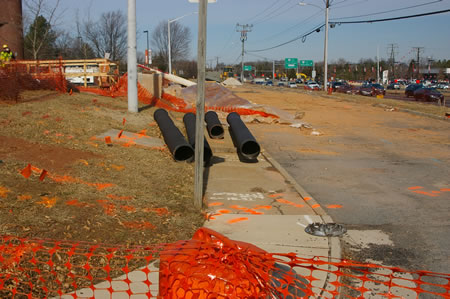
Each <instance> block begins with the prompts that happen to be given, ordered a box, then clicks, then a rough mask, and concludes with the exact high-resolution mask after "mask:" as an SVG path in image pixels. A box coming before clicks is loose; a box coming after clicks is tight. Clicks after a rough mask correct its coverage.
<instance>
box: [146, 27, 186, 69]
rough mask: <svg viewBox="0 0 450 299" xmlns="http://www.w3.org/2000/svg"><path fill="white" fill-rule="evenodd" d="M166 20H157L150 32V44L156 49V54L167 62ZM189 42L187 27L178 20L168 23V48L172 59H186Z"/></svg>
mask: <svg viewBox="0 0 450 299" xmlns="http://www.w3.org/2000/svg"><path fill="white" fill-rule="evenodd" d="M167 29H168V28H167V21H161V22H159V24H158V26H156V27H155V29H154V30H153V33H152V45H153V46H154V47H155V49H156V55H157V56H160V57H162V58H163V59H164V62H165V63H166V64H168V60H169V54H168V53H169V52H168V50H167V49H168V40H169V39H168V34H167V33H168V30H167ZM190 43H191V31H190V30H189V28H188V27H185V26H183V25H181V24H180V23H178V22H176V21H175V22H173V23H171V24H170V48H171V52H170V53H171V57H172V61H177V60H181V59H186V58H187V56H188V55H189V44H190Z"/></svg>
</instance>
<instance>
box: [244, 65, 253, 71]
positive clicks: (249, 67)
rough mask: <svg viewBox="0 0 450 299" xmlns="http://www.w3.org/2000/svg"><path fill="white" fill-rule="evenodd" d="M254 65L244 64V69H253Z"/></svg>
mask: <svg viewBox="0 0 450 299" xmlns="http://www.w3.org/2000/svg"><path fill="white" fill-rule="evenodd" d="M251 70H252V66H251V65H244V71H251Z"/></svg>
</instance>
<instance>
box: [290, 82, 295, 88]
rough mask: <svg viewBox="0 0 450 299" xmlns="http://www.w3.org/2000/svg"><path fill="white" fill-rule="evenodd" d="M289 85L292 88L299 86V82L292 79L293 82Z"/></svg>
mask: <svg viewBox="0 0 450 299" xmlns="http://www.w3.org/2000/svg"><path fill="white" fill-rule="evenodd" d="M289 87H290V88H297V83H295V82H293V81H291V82H289Z"/></svg>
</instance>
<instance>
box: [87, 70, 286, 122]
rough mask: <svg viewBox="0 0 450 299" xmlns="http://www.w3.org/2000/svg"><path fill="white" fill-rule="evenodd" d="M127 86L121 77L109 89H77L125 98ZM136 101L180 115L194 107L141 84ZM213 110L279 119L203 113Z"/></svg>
mask: <svg viewBox="0 0 450 299" xmlns="http://www.w3.org/2000/svg"><path fill="white" fill-rule="evenodd" d="M127 85H128V76H127V74H125V75H123V76H122V77H121V78H120V79H119V81H118V82H117V84H116V85H114V86H112V87H111V88H110V89H100V88H85V87H79V89H80V91H83V92H90V93H95V94H98V95H102V96H107V97H113V98H114V97H124V96H127ZM138 99H139V101H140V102H141V103H143V104H146V105H151V106H156V107H159V108H164V109H166V110H172V111H177V112H182V113H188V112H192V113H195V110H196V109H195V107H194V108H193V107H189V106H188V104H187V103H186V102H185V101H184V100H183V99H181V98H178V97H175V96H173V95H170V94H168V93H163V94H162V98H161V99H158V98H156V97H155V96H153V95H152V94H151V93H150V92H149V91H147V90H146V89H145V88H144V87H143V86H142V85H141V84H139V83H138ZM209 110H215V111H223V112H237V113H239V114H240V115H260V116H263V117H272V118H279V117H278V116H277V115H275V114H271V113H267V112H264V111H259V110H254V109H246V108H240V107H234V106H226V107H225V106H223V107H221V106H208V107H205V111H209Z"/></svg>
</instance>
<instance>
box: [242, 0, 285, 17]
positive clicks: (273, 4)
mask: <svg viewBox="0 0 450 299" xmlns="http://www.w3.org/2000/svg"><path fill="white" fill-rule="evenodd" d="M287 1H289V0H286V2H287ZM277 3H279V2H277V1H274V2H273V3H272V5H269V6H268V7H266V9H264V10H263V11H261V12H260V13H257V14H256V15H254V16H253V17H251V18H250V19H248V20H247V22H249V21H251V20H253V19H255V18H257V17H259V16H260V15H262V14H263V13H265V12H266V11H268V10H269V9H271V8H272V7H274V6H275V5H276V4H277Z"/></svg>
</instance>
